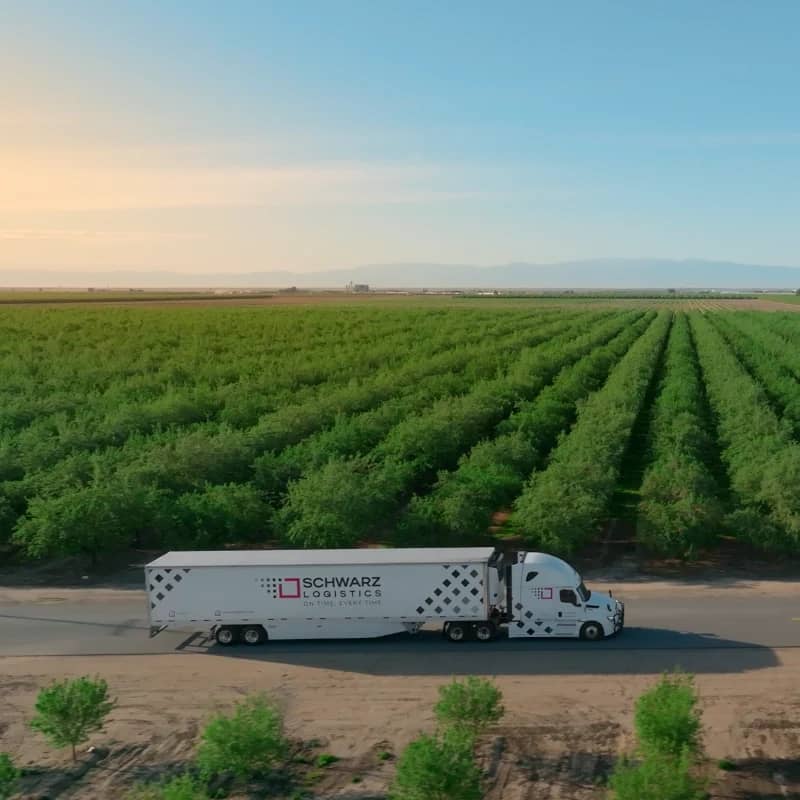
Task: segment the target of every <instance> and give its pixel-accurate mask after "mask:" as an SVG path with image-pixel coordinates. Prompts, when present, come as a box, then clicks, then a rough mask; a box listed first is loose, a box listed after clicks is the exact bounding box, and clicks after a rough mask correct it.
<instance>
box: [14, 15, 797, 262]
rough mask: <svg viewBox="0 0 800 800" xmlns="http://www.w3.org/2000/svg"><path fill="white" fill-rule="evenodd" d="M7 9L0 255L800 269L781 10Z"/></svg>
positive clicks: (792, 44) (793, 28) (786, 28)
mask: <svg viewBox="0 0 800 800" xmlns="http://www.w3.org/2000/svg"><path fill="white" fill-rule="evenodd" d="M2 11H3V25H2V27H1V28H0V69H2V74H3V75H4V76H6V79H5V80H4V82H3V85H2V87H0V100H2V103H0V176H2V175H5V180H3V181H2V182H0V266H3V267H17V266H23V267H25V266H32V267H33V266H40V267H41V266H47V267H53V268H59V269H64V270H68V269H71V268H76V267H78V266H80V267H91V268H98V269H100V268H103V269H107V268H114V267H142V268H147V269H159V268H163V269H173V270H175V269H176V270H180V271H185V272H189V271H201V272H204V271H209V272H210V271H215V272H217V271H221V272H225V271H229V272H240V271H250V270H256V269H281V268H285V269H296V270H300V271H303V270H312V269H324V268H332V267H339V266H347V265H352V264H364V263H379V262H400V261H435V262H453V263H477V264H494V263H503V262H508V261H520V260H529V261H539V262H550V261H558V260H567V259H574V258H593V257H606V256H613V257H616V256H619V257H637V256H663V257H674V258H684V257H701V258H718V259H730V260H738V261H747V262H758V263H772V264H787V265H800V257H798V244H800V241H799V240H800V234H798V231H800V225H798V224H797V219H798V218H800V189H799V188H798V187H800V103H798V88H797V87H798V85H800V48H798V47H797V44H796V36H797V31H798V29H800V4H799V3H794V2H785V3H784V2H767V3H756V2H747V3H745V2H737V1H736V0H732V1H730V0H729V1H728V2H711V1H709V0H704V2H702V3H697V2H693V3H688V2H669V3H667V2H650V3H641V2H591V3H590V2H583V3H559V4H555V3H534V2H527V3H502V4H488V3H481V4H479V3H445V2H435V3H434V2H428V3H415V2H411V3H409V2H404V3H399V2H391V3H390V2H369V3H368V2H357V3H356V2H343V1H342V2H339V1H337V2H332V1H331V2H315V3H301V2H292V3H288V2H287V3H281V4H278V3H262V2H259V3H256V2H252V3H244V2H234V3H227V4H222V3H211V2H191V3H190V2H172V3H154V2H136V3H118V2H70V3H67V2H66V1H65V0H64V2H48V3H36V2H26V3H21V2H18V3H4V4H2Z"/></svg>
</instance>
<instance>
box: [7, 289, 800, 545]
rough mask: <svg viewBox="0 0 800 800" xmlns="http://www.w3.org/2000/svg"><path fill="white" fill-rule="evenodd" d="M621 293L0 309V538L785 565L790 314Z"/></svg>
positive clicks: (799, 501) (797, 410) (792, 470)
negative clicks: (466, 548)
mask: <svg viewBox="0 0 800 800" xmlns="http://www.w3.org/2000/svg"><path fill="white" fill-rule="evenodd" d="M262 302H266V303H269V301H268V300H267V301H262ZM616 302H618V303H619V304H620V305H614V303H613V302H612V301H608V302H605V303H603V302H600V303H598V304H592V303H581V302H577V301H576V302H574V303H570V302H564V303H554V302H552V301H551V302H549V304H548V303H547V302H545V303H539V302H533V301H526V300H514V301H512V300H501V301H497V302H486V301H478V300H476V301H471V300H464V299H461V298H447V299H442V300H441V301H438V300H435V299H433V298H432V299H431V300H430V302H422V301H421V300H420V299H405V300H403V299H399V298H395V299H393V300H391V302H381V301H377V302H375V303H371V302H367V301H360V302H347V303H326V304H324V305H315V304H313V303H310V304H302V303H300V304H296V305H292V306H289V307H278V306H276V307H270V306H259V307H250V306H246V305H243V306H240V307H229V306H220V307H218V306H216V305H214V304H208V305H207V306H206V307H193V306H192V307H183V306H178V305H176V304H164V305H155V306H153V307H149V306H148V307H141V306H138V305H137V306H133V307H132V306H103V307H92V306H78V307H74V306H70V307H63V306H50V305H46V304H45V305H31V306H23V307H11V306H8V307H4V308H2V309H0V370H2V374H3V375H4V380H3V383H2V386H0V398H2V399H0V543H1V544H2V546H3V547H4V548H5V549H6V551H7V552H9V551H10V552H12V553H13V554H14V555H15V556H16V557H17V558H26V557H30V558H35V557H42V556H52V555H72V554H81V555H86V556H88V557H90V558H92V559H96V558H97V557H99V556H104V555H108V554H112V553H114V552H115V551H124V550H127V549H129V548H131V547H136V548H147V549H155V550H157V549H163V548H187V547H201V548H207V547H228V546H240V545H250V546H258V547H261V546H275V545H281V544H282V545H284V546H291V547H321V546H355V545H360V544H365V543H389V544H397V545H403V544H427V545H437V544H444V543H449V544H465V545H466V544H473V543H478V542H489V541H499V542H508V543H509V544H518V543H519V544H524V545H525V546H528V547H537V548H542V549H546V550H549V551H552V552H555V553H559V554H563V555H567V556H569V555H572V554H575V553H576V552H580V551H581V550H583V549H584V548H586V547H587V546H590V545H592V544H593V543H596V542H598V541H600V542H609V541H611V542H613V541H617V540H623V541H629V542H632V543H635V544H636V545H637V546H638V547H639V548H640V549H641V550H642V551H643V552H649V553H653V554H656V555H660V556H679V557H695V556H697V555H699V554H701V553H703V552H707V551H713V550H714V549H715V548H716V547H717V546H718V544H719V543H720V541H724V542H729V541H730V540H731V539H734V540H738V541H740V542H742V543H743V544H744V545H746V546H747V547H748V548H751V549H755V550H760V551H763V552H765V553H770V554H786V553H796V552H797V550H798V543H800V495H798V494H797V492H796V486H797V484H798V481H800V446H799V445H798V434H800V391H798V388H797V387H798V384H797V378H798V375H800V355H798V353H800V349H798V345H800V317H797V316H796V315H794V314H791V313H770V314H766V313H756V312H743V311H718V309H719V308H720V307H721V308H731V306H730V305H728V303H736V304H741V303H748V302H749V303H759V302H762V301H760V300H751V301H748V300H740V301H724V300H721V301H718V302H716V303H715V304H713V305H711V306H710V305H709V303H710V301H704V300H685V301H673V302H670V301H651V302H635V301H623V300H620V301H616ZM764 302H766V301H764ZM733 307H734V308H735V307H737V306H736V305H734V306H733ZM711 308H713V309H714V313H708V312H709V311H710V309H711Z"/></svg>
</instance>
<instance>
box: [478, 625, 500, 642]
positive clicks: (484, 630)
mask: <svg viewBox="0 0 800 800" xmlns="http://www.w3.org/2000/svg"><path fill="white" fill-rule="evenodd" d="M496 632H497V630H496V629H495V627H494V623H493V622H479V623H478V624H477V625H476V626H475V638H476V639H477V640H478V641H479V642H491V641H492V639H494V636H495V633H496Z"/></svg>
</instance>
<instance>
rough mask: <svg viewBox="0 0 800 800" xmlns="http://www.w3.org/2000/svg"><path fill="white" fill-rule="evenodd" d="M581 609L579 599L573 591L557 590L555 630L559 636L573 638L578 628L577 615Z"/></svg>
mask: <svg viewBox="0 0 800 800" xmlns="http://www.w3.org/2000/svg"><path fill="white" fill-rule="evenodd" d="M582 609H583V604H582V603H581V599H580V597H578V593H577V592H576V591H575V589H567V588H561V589H559V590H558V602H557V605H556V629H557V630H558V634H559V635H560V636H574V635H575V631H576V630H577V628H578V615H579V612H580V611H581V610H582Z"/></svg>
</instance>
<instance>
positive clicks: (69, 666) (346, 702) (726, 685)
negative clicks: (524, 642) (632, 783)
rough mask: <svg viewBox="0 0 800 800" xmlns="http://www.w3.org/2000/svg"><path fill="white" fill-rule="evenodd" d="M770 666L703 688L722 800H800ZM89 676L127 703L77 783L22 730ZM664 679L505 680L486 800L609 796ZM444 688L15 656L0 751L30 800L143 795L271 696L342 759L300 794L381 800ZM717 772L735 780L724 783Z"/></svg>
mask: <svg viewBox="0 0 800 800" xmlns="http://www.w3.org/2000/svg"><path fill="white" fill-rule="evenodd" d="M777 655H778V665H777V666H775V667H772V668H769V669H763V670H759V671H757V672H750V673H736V674H727V675H713V674H711V675H701V676H698V678H697V686H698V689H699V691H700V694H701V696H702V709H703V725H704V730H705V746H706V750H707V753H708V755H709V757H710V759H711V761H710V762H709V767H708V768H709V773H710V775H711V777H712V778H713V779H714V789H713V791H712V795H711V796H712V797H714V798H719V799H720V800H721V798H727V799H728V800H730V798H753V797H763V798H767V797H769V798H778V797H800V762H798V760H797V759H798V753H800V651H798V650H794V649H782V650H780V651H777ZM632 657H635V656H633V655H632ZM95 673H102V675H103V677H105V678H106V680H107V681H108V683H109V685H110V686H111V687H112V690H113V693H114V695H115V696H116V697H117V698H118V706H117V708H116V709H115V710H114V712H113V714H112V716H111V720H110V722H109V724H108V726H107V729H106V731H105V732H103V733H100V734H97V735H95V736H94V737H93V739H92V742H91V744H94V745H96V746H97V747H101V748H104V749H105V748H107V749H108V755H107V757H105V758H103V759H102V760H100V761H98V762H97V763H96V765H94V766H93V767H92V768H90V769H89V770H88V771H87V772H86V773H85V775H84V776H83V777H82V778H80V779H77V780H75V779H70V778H69V777H68V773H69V770H70V769H72V767H71V764H70V761H69V754H68V753H67V752H64V751H61V752H59V751H51V750H49V749H48V748H47V747H46V746H45V745H44V743H43V742H42V740H41V739H40V737H39V736H38V735H35V734H33V733H31V732H30V730H29V729H28V728H27V720H28V719H29V717H30V714H31V709H32V707H33V703H34V699H35V695H36V692H37V690H38V689H39V688H40V687H41V686H43V685H45V684H47V683H48V682H49V681H50V680H52V679H53V678H62V677H68V676H69V677H71V676H79V675H83V674H95ZM656 678H657V676H641V675H639V676H631V675H626V676H590V677H587V676H562V677H559V678H558V680H557V681H556V680H555V679H554V678H553V677H552V676H538V675H537V676H532V675H531V676H527V675H517V676H499V677H497V679H496V680H497V683H498V685H499V686H500V687H501V689H502V690H503V693H504V697H505V703H506V708H507V713H506V716H505V718H504V719H503V721H502V725H501V726H499V727H498V728H497V729H496V731H493V732H492V734H490V735H489V736H487V737H486V738H485V740H484V741H483V742H482V744H481V758H482V763H483V766H484V769H485V770H486V771H487V785H488V787H489V789H488V793H487V795H486V797H487V800H533V799H534V798H575V800H583V798H596V797H603V796H604V795H605V793H604V790H603V788H602V785H601V784H602V781H603V779H604V777H605V776H606V775H607V773H608V771H609V769H610V767H611V765H612V764H613V761H614V758H615V756H616V755H617V754H618V753H620V752H622V751H625V750H626V749H628V748H630V747H631V743H632V742H631V722H632V709H633V703H634V701H635V699H636V697H637V696H638V695H639V694H640V693H641V692H642V691H643V690H644V689H646V688H647V687H648V686H649V685H650V684H651V683H652V682H653V681H654V680H655V679H656ZM443 682H444V679H442V678H438V677H436V678H434V677H417V676H415V677H396V676H389V677H387V676H371V675H363V674H358V675H356V674H353V673H346V672H339V671H332V670H325V669H317V668H309V667H294V666H292V667H287V666H285V665H281V664H274V663H264V662H257V661H249V660H238V659H236V660H231V659H226V658H221V657H209V656H198V655H192V654H174V655H172V654H171V655H158V656H108V657H104V658H102V660H100V659H97V658H90V657H83V656H78V657H73V658H68V659H58V658H50V657H42V658H30V657H27V658H26V657H20V658H13V657H10V658H6V659H4V660H3V661H2V662H0V703H1V704H2V705H0V708H2V715H1V716H0V750H6V751H8V752H10V753H11V754H12V755H13V757H14V759H15V760H16V761H17V763H18V764H19V765H20V766H22V767H23V768H26V769H28V770H31V773H30V774H28V775H26V777H25V778H24V785H23V788H24V791H25V794H24V795H23V796H24V797H29V798H43V797H49V798H56V797H57V798H59V800H61V799H62V798H63V800H71V799H72V798H87V800H101V799H104V798H109V797H112V796H115V795H117V796H118V795H119V793H120V790H121V789H124V788H125V787H126V786H129V785H130V784H132V783H133V782H135V781H137V780H143V779H148V778H152V777H154V776H156V775H159V774H164V773H167V774H168V773H170V772H171V771H175V770H179V769H180V768H181V766H182V765H183V764H185V762H186V761H187V760H188V759H190V758H191V756H192V752H193V749H194V746H195V743H196V741H197V737H198V733H199V730H200V729H201V726H202V724H203V721H204V720H205V719H207V718H208V716H209V715H210V714H211V713H213V712H214V711H215V710H224V709H228V708H230V706H231V704H232V703H233V702H234V701H236V700H237V699H239V698H241V697H243V696H245V695H246V694H247V693H249V692H253V691H266V692H269V693H271V694H272V695H273V696H274V697H275V698H277V700H278V702H279V703H280V705H281V706H282V707H283V709H284V711H285V715H286V724H287V729H288V733H289V734H290V736H292V737H293V738H295V739H298V740H304V741H306V742H308V741H310V740H316V744H315V745H314V747H313V750H312V754H313V755H317V754H319V753H323V752H325V753H332V754H333V755H335V756H338V757H339V759H340V760H339V761H338V762H336V763H334V764H332V765H331V766H329V767H327V768H325V769H312V768H307V770H306V772H307V774H306V777H305V778H300V781H301V786H302V785H304V786H305V787H306V788H308V789H310V790H311V791H313V796H315V797H320V798H322V797H325V798H329V797H330V798H334V797H335V798H342V799H343V798H374V797H380V796H382V793H383V792H385V790H386V787H387V785H388V783H389V781H390V780H391V776H392V773H393V770H394V766H393V761H394V759H393V758H390V759H386V760H381V758H380V756H379V754H380V753H383V752H385V751H388V752H390V753H392V754H397V753H399V752H400V751H401V750H402V748H403V747H404V746H405V745H406V744H407V743H408V742H409V741H410V740H411V739H412V738H413V737H414V736H416V735H417V734H418V733H419V732H421V731H429V730H431V729H432V727H433V716H432V712H431V708H432V706H433V704H434V702H435V699H436V693H437V690H438V687H439V686H440V685H441V684H442V683H443ZM83 758H84V759H85V758H86V756H85V755H84V756H83ZM95 758H97V756H95ZM721 758H731V759H733V760H734V761H735V762H736V763H737V765H738V768H737V769H736V770H735V771H732V772H722V771H721V770H719V769H718V768H717V766H716V760H717V759H721ZM65 778H66V779H65ZM240 796H241V797H247V796H263V795H261V794H252V795H246V794H243V795H240Z"/></svg>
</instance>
